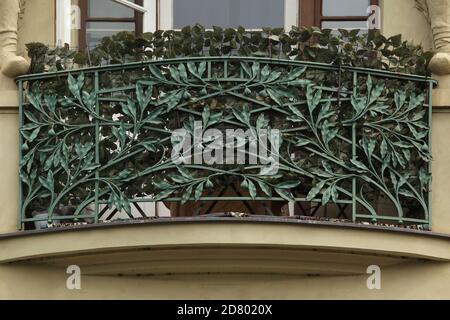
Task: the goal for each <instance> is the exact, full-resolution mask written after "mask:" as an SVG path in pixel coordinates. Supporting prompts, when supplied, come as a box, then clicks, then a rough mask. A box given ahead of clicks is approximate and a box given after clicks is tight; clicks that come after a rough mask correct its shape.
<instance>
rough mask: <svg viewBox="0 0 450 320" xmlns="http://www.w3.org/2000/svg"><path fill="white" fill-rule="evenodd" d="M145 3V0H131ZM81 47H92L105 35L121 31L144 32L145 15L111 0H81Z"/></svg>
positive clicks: (141, 3)
mask: <svg viewBox="0 0 450 320" xmlns="http://www.w3.org/2000/svg"><path fill="white" fill-rule="evenodd" d="M131 2H134V3H136V4H138V5H143V0H131ZM80 8H81V15H82V17H83V18H82V21H81V30H80V39H79V45H80V48H82V49H84V48H92V47H94V46H95V45H96V44H98V43H99V42H100V40H101V39H102V38H103V37H106V36H110V35H113V34H115V33H118V32H120V31H134V32H136V33H142V24H143V15H142V13H139V12H138V11H136V10H133V9H131V8H128V7H126V6H124V5H122V4H119V3H116V2H113V1H111V0H80Z"/></svg>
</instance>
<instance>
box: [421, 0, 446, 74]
mask: <svg viewBox="0 0 450 320" xmlns="http://www.w3.org/2000/svg"><path fill="white" fill-rule="evenodd" d="M422 2H423V3H424V4H425V9H426V10H427V11H428V16H429V20H430V23H431V30H432V32H433V40H434V47H435V50H436V51H437V53H436V55H435V56H434V57H433V59H432V60H431V62H430V66H429V69H430V71H431V72H432V73H434V74H438V75H447V74H450V1H448V0H426V2H424V1H422Z"/></svg>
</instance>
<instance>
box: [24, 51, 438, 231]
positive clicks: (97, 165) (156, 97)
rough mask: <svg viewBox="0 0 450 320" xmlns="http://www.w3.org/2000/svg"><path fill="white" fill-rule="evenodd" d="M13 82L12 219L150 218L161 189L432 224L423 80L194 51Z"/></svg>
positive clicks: (221, 205)
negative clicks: (16, 134)
mask: <svg viewBox="0 0 450 320" xmlns="http://www.w3.org/2000/svg"><path fill="white" fill-rule="evenodd" d="M18 84H19V89H20V92H21V95H20V128H21V144H22V146H21V151H20V152H21V162H20V177H21V192H20V194H21V198H20V224H21V226H22V228H33V225H36V227H39V224H41V227H42V225H47V223H49V224H58V223H99V222H105V221H109V220H114V219H148V218H152V217H158V215H159V216H161V214H158V210H157V209H158V206H161V204H159V205H156V206H155V205H151V203H155V202H156V203H161V202H163V203H164V205H165V207H167V208H169V209H168V210H170V213H171V215H172V216H183V217H185V216H208V215H211V214H212V213H216V214H217V213H230V212H235V213H236V212H237V213H245V214H248V215H273V216H286V215H290V216H306V217H311V216H318V217H323V218H333V219H342V220H351V221H353V222H369V223H392V224H397V225H421V226H425V227H429V226H430V223H431V222H430V221H431V206H430V204H431V201H430V196H431V193H430V180H431V171H430V161H431V156H430V154H431V151H430V138H431V109H432V101H431V90H432V87H433V81H432V80H431V79H429V78H425V77H421V76H415V75H406V74H395V73H390V72H385V71H379V70H368V69H361V68H353V67H347V66H341V67H340V66H332V65H324V64H318V63H308V62H301V61H287V60H276V59H268V58H243V57H199V58H184V59H173V60H158V61H151V62H146V63H130V64H124V65H113V66H105V67H98V68H90V69H83V70H78V71H74V72H70V73H68V72H58V73H46V74H37V75H29V76H24V77H20V78H19V79H18ZM180 129H182V130H180ZM239 129H241V130H239ZM228 130H233V131H228ZM230 132H231V133H232V134H234V135H232V134H231V133H230ZM174 133H175V134H174ZM239 133H243V134H242V135H241V136H239ZM236 134H237V136H236ZM261 136H265V137H266V140H264V139H261ZM264 141H266V143H263V142H264ZM189 142H191V143H190V144H189ZM224 149H226V150H224ZM221 150H222V151H221ZM229 150H231V151H229ZM232 151H236V153H237V155H235V154H234V153H232ZM207 156H209V157H207ZM287 208H288V209H287Z"/></svg>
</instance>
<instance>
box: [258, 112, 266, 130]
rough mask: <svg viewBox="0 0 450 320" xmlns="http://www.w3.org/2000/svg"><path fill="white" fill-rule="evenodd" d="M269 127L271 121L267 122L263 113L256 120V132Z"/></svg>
mask: <svg viewBox="0 0 450 320" xmlns="http://www.w3.org/2000/svg"><path fill="white" fill-rule="evenodd" d="M268 125H269V120H267V119H266V118H265V116H264V113H261V114H260V116H259V117H258V120H256V130H257V131H258V132H259V131H260V130H261V129H264V128H267V126H268Z"/></svg>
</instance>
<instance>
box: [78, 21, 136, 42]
mask: <svg viewBox="0 0 450 320" xmlns="http://www.w3.org/2000/svg"><path fill="white" fill-rule="evenodd" d="M121 31H135V24H134V22H88V23H86V42H87V45H88V47H89V48H93V47H95V46H96V45H97V44H98V43H100V41H101V40H102V38H104V37H107V36H111V35H113V34H116V33H118V32H121Z"/></svg>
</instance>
